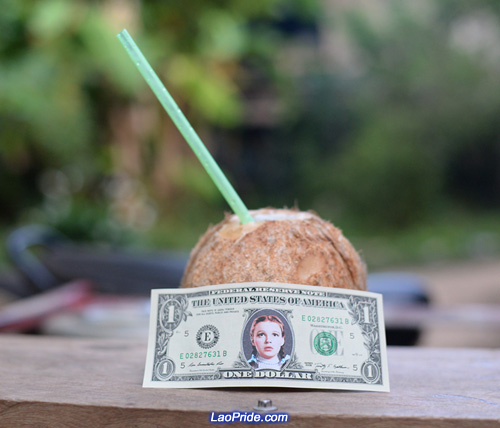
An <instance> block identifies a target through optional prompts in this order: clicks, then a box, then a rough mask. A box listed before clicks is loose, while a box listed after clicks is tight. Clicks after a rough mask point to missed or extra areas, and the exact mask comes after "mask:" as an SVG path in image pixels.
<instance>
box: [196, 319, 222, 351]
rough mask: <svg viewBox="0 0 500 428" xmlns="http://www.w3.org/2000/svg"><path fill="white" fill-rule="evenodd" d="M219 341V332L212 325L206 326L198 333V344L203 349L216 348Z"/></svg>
mask: <svg viewBox="0 0 500 428" xmlns="http://www.w3.org/2000/svg"><path fill="white" fill-rule="evenodd" d="M218 341H219V330H218V329H217V327H215V326H214V325H211V324H207V325H204V326H203V327H201V328H200V329H199V330H198V333H196V342H197V343H198V345H200V347H202V348H203V349H209V348H212V347H214V346H215V345H216V344H217V342H218Z"/></svg>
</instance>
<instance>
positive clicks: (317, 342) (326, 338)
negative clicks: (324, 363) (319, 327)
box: [314, 331, 337, 356]
mask: <svg viewBox="0 0 500 428" xmlns="http://www.w3.org/2000/svg"><path fill="white" fill-rule="evenodd" d="M314 349H316V351H318V353H319V354H321V355H325V356H328V355H332V354H334V353H335V351H336V350H337V339H336V337H335V336H334V335H333V334H332V333H328V332H327V331H324V332H322V333H318V334H317V335H316V337H315V338H314Z"/></svg>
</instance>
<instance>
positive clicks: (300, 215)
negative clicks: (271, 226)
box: [252, 211, 312, 221]
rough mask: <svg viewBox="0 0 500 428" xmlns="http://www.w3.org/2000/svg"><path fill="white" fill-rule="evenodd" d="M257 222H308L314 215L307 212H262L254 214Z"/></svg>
mask: <svg viewBox="0 0 500 428" xmlns="http://www.w3.org/2000/svg"><path fill="white" fill-rule="evenodd" d="M252 217H253V219H254V220H255V221H273V220H274V221H276V220H306V219H308V218H311V217H312V214H310V213H306V212H301V211H299V212H293V211H286V212H279V211H278V212H272V211H271V212H260V213H252Z"/></svg>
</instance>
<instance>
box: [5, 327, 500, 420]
mask: <svg viewBox="0 0 500 428" xmlns="http://www.w3.org/2000/svg"><path fill="white" fill-rule="evenodd" d="M145 356H146V346H145V343H144V342H130V341H118V340H105V339H92V340H89V339H70V338H51V337H33V336H14V335H12V336H9V335H3V336H0V427H2V428H4V427H6V428H8V427H32V426H36V427H62V426H64V427H66V426H69V427H88V426H104V427H127V426H134V427H151V426H158V427H167V426H168V427H174V426H182V427H184V428H189V427H199V426H214V425H212V424H211V423H210V422H209V413H210V412H211V411H216V412H222V411H233V410H240V411H250V410H252V409H253V406H255V405H256V404H257V401H258V400H259V399H271V400H272V401H273V404H274V405H276V406H277V407H278V409H277V411H279V412H286V413H289V415H290V421H289V422H288V423H287V424H286V426H287V427H312V426H314V427H320V428H321V427H328V428H331V427H335V428H343V427H358V426H359V427H361V426H363V427H366V426H369V427H389V428H391V427H403V426H404V427H416V426H426V427H453V428H460V427H471V428H472V427H474V428H476V427H480V428H481V427H499V426H500V392H499V390H500V350H498V349H497V350H492V349H449V348H446V349H435V348H390V349H389V372H390V380H391V392H390V393H372V392H354V391H324V390H321V391H317V390H306V389H283V388H232V389H227V388H226V389H215V388H214V389H184V390H181V389H178V390H168V389H165V390H159V389H145V388H142V386H141V384H142V376H143V370H144V362H145Z"/></svg>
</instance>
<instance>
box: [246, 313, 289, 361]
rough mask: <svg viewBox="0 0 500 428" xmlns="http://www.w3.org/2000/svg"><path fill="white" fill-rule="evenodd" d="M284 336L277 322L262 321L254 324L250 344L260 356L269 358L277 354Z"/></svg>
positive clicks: (283, 341)
mask: <svg viewBox="0 0 500 428" xmlns="http://www.w3.org/2000/svg"><path fill="white" fill-rule="evenodd" d="M283 343H285V338H284V337H283V335H282V334H281V327H280V326H279V324H277V323H275V322H272V321H262V322H260V323H258V324H257V325H256V326H255V330H254V332H253V336H252V344H253V345H254V346H255V348H256V349H257V352H258V353H259V355H260V356H261V357H262V358H265V359H271V358H273V357H275V356H276V355H278V352H279V351H280V349H281V347H282V346H283Z"/></svg>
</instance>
